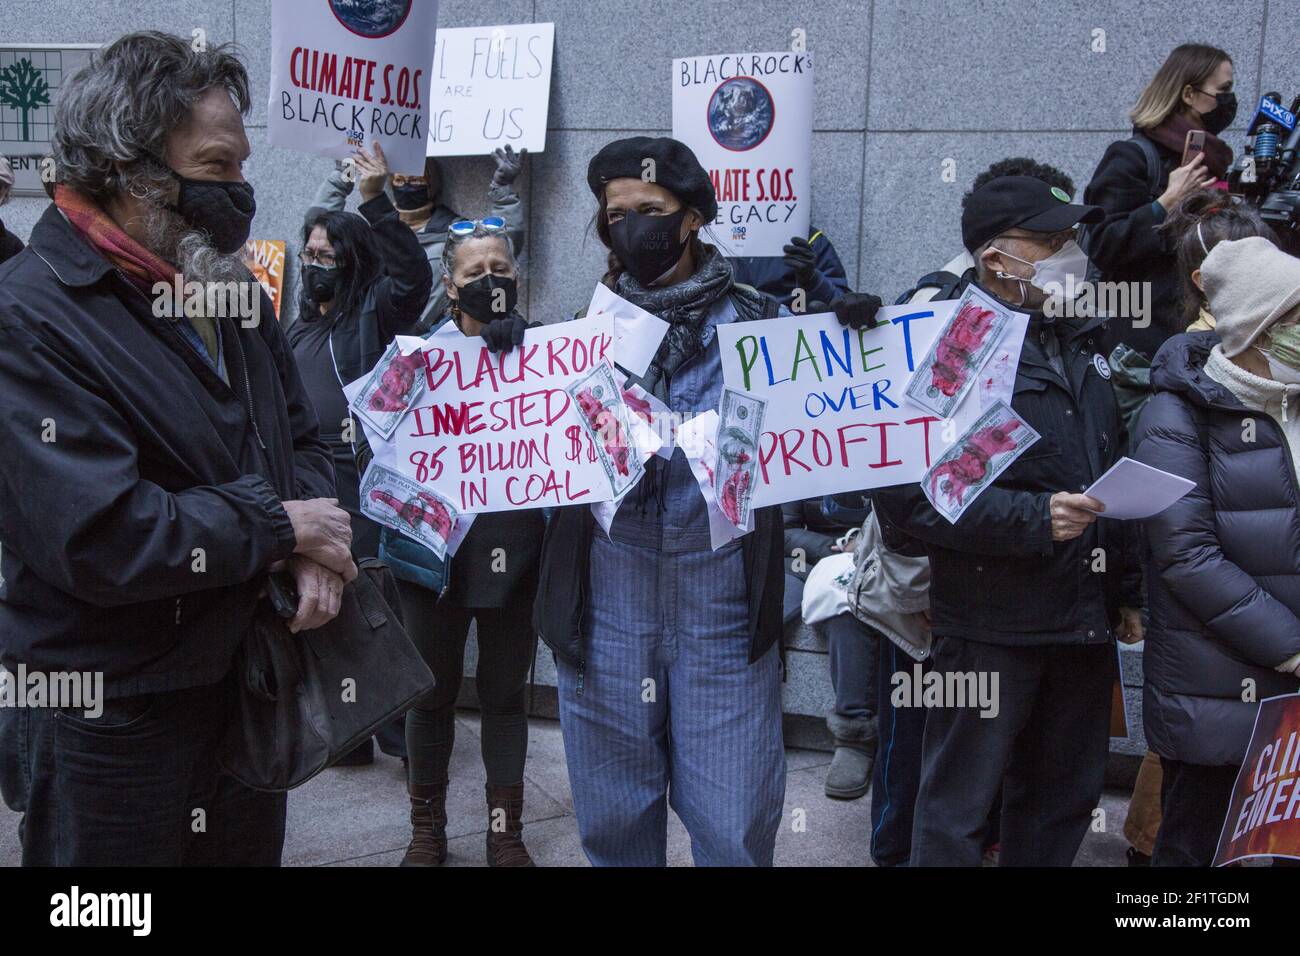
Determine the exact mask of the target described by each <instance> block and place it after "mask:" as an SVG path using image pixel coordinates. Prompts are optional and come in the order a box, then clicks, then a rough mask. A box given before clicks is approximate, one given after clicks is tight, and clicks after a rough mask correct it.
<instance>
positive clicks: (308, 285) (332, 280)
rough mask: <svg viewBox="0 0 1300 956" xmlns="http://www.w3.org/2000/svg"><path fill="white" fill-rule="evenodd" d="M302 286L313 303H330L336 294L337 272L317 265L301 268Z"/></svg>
mask: <svg viewBox="0 0 1300 956" xmlns="http://www.w3.org/2000/svg"><path fill="white" fill-rule="evenodd" d="M302 285H303V288H304V289H306V290H307V297H308V298H309V299H311V300H312V301H313V302H317V303H320V302H330V301H332V300H333V299H334V297H335V296H336V295H337V294H338V289H339V270H338V269H337V268H334V269H326V268H325V267H324V266H317V265H310V266H303V267H302Z"/></svg>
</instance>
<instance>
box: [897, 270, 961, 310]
mask: <svg viewBox="0 0 1300 956" xmlns="http://www.w3.org/2000/svg"><path fill="white" fill-rule="evenodd" d="M959 285H961V276H957V275H953V274H952V273H951V272H945V271H943V270H942V269H940V270H939V271H938V272H931V273H930V274H929V275H924V276H921V278H920V279H918V280H917V283H916V285H914V286H913V287H912V288H910V289H908V290H907V291H906V292H904V293H903V294H902V295H900V296H899V297H898V299H897V301H895V302H894V305H907V303H908V302H910V301H911V299H912V296H914V295H916V294H917V293H918V292H920V291H921V290H922V289H938V290H939V292H938V293H937V294H936V295H935V297H934V298H935V301H942V300H943V299H951V298H952V297H953V295H954V294H955V293H956V291H957V287H958V286H959Z"/></svg>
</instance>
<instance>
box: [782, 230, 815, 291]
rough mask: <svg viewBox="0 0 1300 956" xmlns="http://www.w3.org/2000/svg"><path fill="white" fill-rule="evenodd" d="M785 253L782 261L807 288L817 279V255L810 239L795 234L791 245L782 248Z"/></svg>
mask: <svg viewBox="0 0 1300 956" xmlns="http://www.w3.org/2000/svg"><path fill="white" fill-rule="evenodd" d="M781 251H782V252H783V253H785V255H783V256H782V257H781V261H782V262H784V263H785V267H786V268H787V269H789V270H790V271H791V272H793V273H794V277H795V278H796V279H798V280H799V284H800V285H801V286H803V287H804V288H805V289H807V288H808V287H809V286H811V285H812V284H813V283H814V282H816V281H817V255H816V253H814V252H813V249H812V246H810V245H809V244H808V240H807V239H804V238H803V237H802V236H795V237H794V238H793V239H791V240H790V243H789V245H787V246H785V247H784V248H782V250H781Z"/></svg>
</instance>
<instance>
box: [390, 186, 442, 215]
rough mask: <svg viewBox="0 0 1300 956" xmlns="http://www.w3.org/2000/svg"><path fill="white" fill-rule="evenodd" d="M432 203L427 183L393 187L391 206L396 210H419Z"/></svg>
mask: <svg viewBox="0 0 1300 956" xmlns="http://www.w3.org/2000/svg"><path fill="white" fill-rule="evenodd" d="M432 203H433V196H432V195H431V194H430V192H429V186H428V184H427V183H419V184H417V185H414V186H394V187H393V205H394V206H396V207H397V208H398V209H420V208H422V207H424V206H428V205H431V204H432Z"/></svg>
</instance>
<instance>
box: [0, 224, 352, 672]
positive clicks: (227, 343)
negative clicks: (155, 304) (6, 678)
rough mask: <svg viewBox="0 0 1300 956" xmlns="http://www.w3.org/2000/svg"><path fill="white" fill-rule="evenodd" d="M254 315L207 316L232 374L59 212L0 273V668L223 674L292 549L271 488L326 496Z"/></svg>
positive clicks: (278, 346) (286, 381) (285, 363)
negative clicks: (268, 576)
mask: <svg viewBox="0 0 1300 956" xmlns="http://www.w3.org/2000/svg"><path fill="white" fill-rule="evenodd" d="M250 281H251V279H250ZM260 314H261V316H262V320H261V321H260V322H258V323H257V324H256V326H254V327H252V328H244V327H243V325H242V323H240V322H236V321H233V320H232V319H228V318H227V319H220V320H219V321H220V323H221V329H222V337H223V342H224V353H225V358H226V365H227V368H228V370H229V378H230V385H229V386H227V385H226V384H225V383H224V382H223V381H222V380H221V379H220V378H219V377H218V376H217V375H216V373H215V372H213V371H212V369H211V368H210V367H209V366H208V365H207V363H206V362H204V361H203V359H201V358H200V357H199V355H198V353H197V352H196V351H195V350H194V349H193V348H192V347H191V346H190V345H189V344H188V343H187V342H186V341H185V340H184V339H183V338H182V337H181V335H180V333H179V332H178V331H177V330H176V327H175V322H174V320H172V319H168V318H159V317H157V316H155V315H154V314H153V309H152V301H151V299H150V298H149V297H148V296H146V295H144V294H143V293H142V292H141V291H140V290H139V289H137V288H136V287H135V286H133V285H131V284H130V283H129V282H128V281H127V280H126V279H125V278H124V277H123V275H122V274H121V273H120V272H119V271H118V270H117V269H115V268H114V267H113V265H112V264H111V263H109V262H108V261H107V260H106V259H104V258H103V257H102V256H101V255H100V254H99V253H98V252H97V251H95V250H94V249H92V248H91V247H90V246H89V245H88V244H87V243H86V242H85V241H84V240H83V239H82V238H81V236H80V235H79V234H78V233H77V231H76V230H75V229H73V227H72V226H71V225H69V224H68V222H67V221H66V220H65V219H64V218H63V216H62V214H60V212H59V211H58V209H57V208H56V207H55V206H53V205H51V206H49V208H47V209H46V211H45V214H44V215H43V216H42V217H41V219H40V221H39V222H38V223H37V224H36V228H35V229H33V231H32V239H31V244H30V245H29V246H28V247H27V248H26V249H25V250H23V252H21V253H19V254H18V255H17V256H15V257H14V258H13V259H10V260H9V261H8V262H6V263H5V264H4V265H2V266H0V396H3V403H2V404H0V447H3V448H4V459H3V464H0V502H3V506H0V545H2V554H0V575H2V576H3V578H4V584H3V590H0V660H2V661H3V663H4V664H5V666H7V667H9V668H12V667H13V666H14V665H16V664H17V663H19V662H22V663H24V664H26V665H27V667H28V669H29V670H42V671H67V670H75V671H101V672H103V674H104V688H105V692H106V694H107V695H108V696H112V697H117V696H125V695H130V694H142V693H152V692H158V691H165V690H174V689H180V688H184V687H197V686H203V685H206V684H210V683H214V682H215V681H217V680H219V679H221V678H222V677H223V676H224V675H225V674H226V673H227V672H228V671H229V670H230V666H231V661H232V659H233V656H234V652H235V648H236V647H237V645H238V644H239V642H240V640H241V639H242V638H243V636H244V633H245V631H246V630H247V627H248V623H249V621H250V620H251V618H252V615H253V609H254V606H255V605H256V603H257V600H258V595H259V593H260V591H261V590H262V587H263V582H264V579H265V572H266V569H267V568H268V566H269V565H271V564H272V563H273V562H275V561H277V560H279V559H281V558H285V557H288V556H289V555H290V554H291V553H292V552H293V549H294V546H295V538H294V532H293V526H292V524H291V523H290V521H289V516H288V514H286V512H285V510H284V508H283V507H282V505H281V501H283V500H290V499H297V498H321V497H333V496H334V470H333V467H332V465H331V463H330V455H329V450H328V449H327V448H326V447H325V445H324V444H323V443H322V442H321V440H320V438H319V437H318V435H317V428H316V417H315V415H314V414H313V413H312V409H311V404H310V402H309V401H308V399H307V396H306V394H304V392H303V389H302V383H301V381H300V379H299V377H298V370H297V367H296V366H295V365H294V361H293V356H292V355H291V353H290V351H289V344H288V343H287V342H286V341H285V338H284V334H283V333H282V332H281V330H280V326H279V323H277V322H276V321H275V319H274V318H273V316H274V315H275V312H274V310H273V308H272V306H271V302H270V299H269V298H267V296H266V294H265V293H262V301H261V313H260ZM195 549H202V551H201V553H196V550H195Z"/></svg>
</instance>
